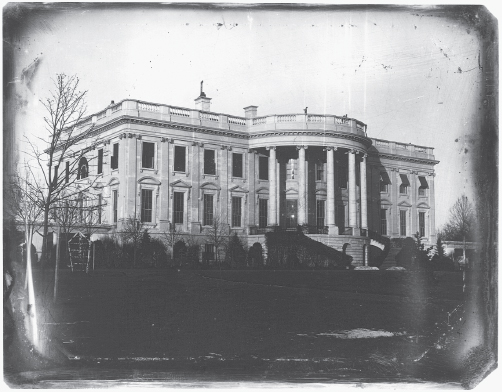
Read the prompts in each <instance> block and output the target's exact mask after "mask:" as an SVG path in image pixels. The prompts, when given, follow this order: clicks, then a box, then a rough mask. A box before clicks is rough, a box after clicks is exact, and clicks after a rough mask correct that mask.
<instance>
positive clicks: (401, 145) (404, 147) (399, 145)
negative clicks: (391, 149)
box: [396, 143, 411, 150]
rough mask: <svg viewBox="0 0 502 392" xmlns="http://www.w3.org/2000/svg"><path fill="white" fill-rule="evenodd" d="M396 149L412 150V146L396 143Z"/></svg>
mask: <svg viewBox="0 0 502 392" xmlns="http://www.w3.org/2000/svg"><path fill="white" fill-rule="evenodd" d="M396 148H400V149H402V150H411V146H410V145H409V144H403V143H396Z"/></svg>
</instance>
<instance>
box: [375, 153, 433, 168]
mask: <svg viewBox="0 0 502 392" xmlns="http://www.w3.org/2000/svg"><path fill="white" fill-rule="evenodd" d="M371 156H372V157H378V158H386V159H391V160H394V161H405V162H411V163H423V164H425V165H437V164H438V163H439V161H436V160H434V159H424V158H416V157H407V156H403V155H392V154H383V153H376V154H375V153H373V154H371Z"/></svg>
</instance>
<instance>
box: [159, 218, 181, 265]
mask: <svg viewBox="0 0 502 392" xmlns="http://www.w3.org/2000/svg"><path fill="white" fill-rule="evenodd" d="M163 234H164V243H165V244H166V246H167V247H168V248H169V249H170V251H171V260H173V261H174V245H175V244H176V243H177V242H178V241H182V240H185V233H184V232H183V231H181V230H180V229H179V228H177V227H176V225H175V224H174V223H169V230H168V231H166V232H164V233H163Z"/></svg>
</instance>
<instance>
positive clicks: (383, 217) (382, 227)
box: [380, 208, 387, 235]
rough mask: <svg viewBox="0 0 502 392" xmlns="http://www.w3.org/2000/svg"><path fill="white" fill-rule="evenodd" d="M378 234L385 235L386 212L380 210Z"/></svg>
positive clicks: (383, 209)
mask: <svg viewBox="0 0 502 392" xmlns="http://www.w3.org/2000/svg"><path fill="white" fill-rule="evenodd" d="M380 234H382V235H387V210H386V209H385V208H381V209H380Z"/></svg>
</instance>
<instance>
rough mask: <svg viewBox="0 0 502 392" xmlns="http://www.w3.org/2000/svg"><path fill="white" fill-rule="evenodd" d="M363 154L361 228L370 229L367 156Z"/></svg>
mask: <svg viewBox="0 0 502 392" xmlns="http://www.w3.org/2000/svg"><path fill="white" fill-rule="evenodd" d="M367 156H368V155H367V154H363V158H362V159H361V164H360V165H361V168H360V170H361V228H363V229H368V192H367V190H366V184H367V182H366V158H367Z"/></svg>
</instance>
